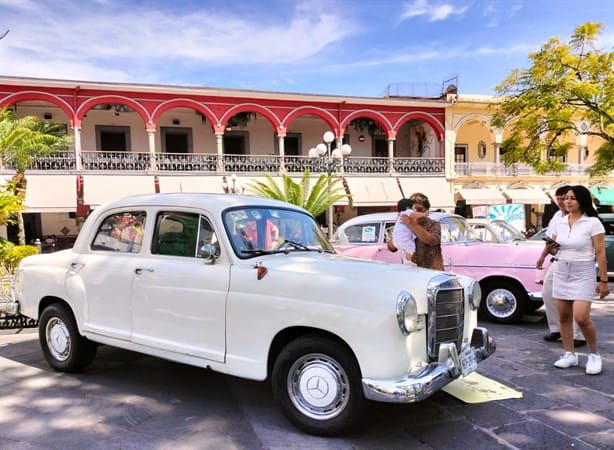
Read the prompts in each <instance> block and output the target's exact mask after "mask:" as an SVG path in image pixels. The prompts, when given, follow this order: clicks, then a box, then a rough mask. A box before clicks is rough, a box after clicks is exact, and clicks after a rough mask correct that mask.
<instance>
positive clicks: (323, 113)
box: [282, 106, 340, 136]
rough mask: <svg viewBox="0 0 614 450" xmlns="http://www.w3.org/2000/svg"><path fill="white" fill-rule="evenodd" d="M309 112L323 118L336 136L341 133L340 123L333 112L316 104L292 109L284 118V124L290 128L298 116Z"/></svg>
mask: <svg viewBox="0 0 614 450" xmlns="http://www.w3.org/2000/svg"><path fill="white" fill-rule="evenodd" d="M307 114H311V115H314V116H317V117H319V118H320V119H322V120H323V121H324V122H326V124H327V125H328V126H329V127H330V129H331V130H332V131H334V133H335V136H338V135H339V129H340V127H339V124H338V123H337V121H336V120H335V118H334V116H333V115H332V113H331V112H330V111H328V110H326V109H324V108H316V107H314V106H301V107H298V108H296V109H294V110H292V111H291V112H290V113H289V114H288V115H287V116H286V117H284V119H283V120H282V123H283V125H284V126H285V127H286V128H288V126H289V125H290V123H291V122H292V121H293V120H294V119H296V118H297V117H300V116H304V115H307Z"/></svg>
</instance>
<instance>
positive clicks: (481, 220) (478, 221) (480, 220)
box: [467, 217, 507, 223]
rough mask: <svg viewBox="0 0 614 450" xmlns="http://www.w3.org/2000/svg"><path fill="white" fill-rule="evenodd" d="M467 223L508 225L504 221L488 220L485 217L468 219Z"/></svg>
mask: <svg viewBox="0 0 614 450" xmlns="http://www.w3.org/2000/svg"><path fill="white" fill-rule="evenodd" d="M467 222H469V223H497V222H499V223H500V222H504V223H507V222H505V220H503V219H486V218H484V217H473V218H471V219H467Z"/></svg>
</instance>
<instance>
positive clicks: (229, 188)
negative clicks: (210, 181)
mask: <svg viewBox="0 0 614 450" xmlns="http://www.w3.org/2000/svg"><path fill="white" fill-rule="evenodd" d="M230 181H231V183H232V184H231V185H229V184H228V180H227V179H226V175H224V176H223V177H222V189H223V190H224V193H225V194H233V195H235V194H243V191H245V187H243V186H237V175H236V174H234V173H233V174H232V175H231V176H230Z"/></svg>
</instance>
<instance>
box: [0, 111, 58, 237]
mask: <svg viewBox="0 0 614 450" xmlns="http://www.w3.org/2000/svg"><path fill="white" fill-rule="evenodd" d="M69 143H70V138H69V137H68V136H66V131H65V128H64V126H63V125H60V124H56V123H44V122H40V121H39V120H38V119H37V118H36V117H32V116H28V117H24V118H17V117H16V116H15V114H14V113H13V111H11V110H10V109H6V108H4V109H2V110H0V162H1V164H2V165H9V166H12V167H14V168H15V170H16V172H17V173H16V175H15V176H14V177H13V182H14V185H13V186H14V189H15V192H14V193H15V194H16V195H17V196H18V197H20V199H21V202H22V203H23V201H24V200H25V195H26V188H27V180H26V176H25V172H26V169H28V168H29V167H30V165H31V164H32V160H33V159H34V158H35V157H38V156H48V155H50V154H53V153H55V152H58V151H61V150H65V149H66V148H67V146H68V144H69ZM17 223H18V226H19V243H20V244H22V245H23V244H25V232H24V227H23V216H22V215H21V213H18V217H17Z"/></svg>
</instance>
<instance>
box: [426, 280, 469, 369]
mask: <svg viewBox="0 0 614 450" xmlns="http://www.w3.org/2000/svg"><path fill="white" fill-rule="evenodd" d="M427 295H428V300H429V312H428V334H427V336H428V338H427V342H428V344H427V345H428V356H429V361H431V362H432V361H436V360H437V358H438V355H439V345H440V344H441V343H454V344H455V345H456V348H457V350H458V351H459V352H460V350H461V344H462V342H463V328H464V326H465V294H464V289H463V285H462V283H461V282H460V281H459V280H458V279H457V278H454V277H451V276H450V275H445V274H440V275H437V276H436V277H435V278H433V279H432V280H431V282H430V283H429V287H428V293H427Z"/></svg>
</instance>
